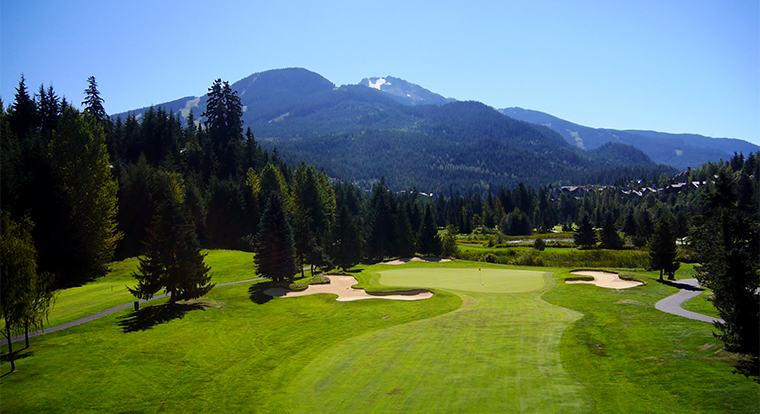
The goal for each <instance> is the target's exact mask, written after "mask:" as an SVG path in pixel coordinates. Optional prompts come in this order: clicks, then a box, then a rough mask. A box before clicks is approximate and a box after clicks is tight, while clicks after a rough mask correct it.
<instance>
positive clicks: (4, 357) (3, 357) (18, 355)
mask: <svg viewBox="0 0 760 414" xmlns="http://www.w3.org/2000/svg"><path fill="white" fill-rule="evenodd" d="M31 356H34V351H32V350H29V349H27V348H24V349H22V350H20V351H16V352H14V353H13V355H9V354H8V353H7V352H5V353H3V354H0V361H2V362H10V361H11V359H13V360H14V361H18V360H20V359H24V358H29V357H31ZM17 369H18V368H17ZM10 373H11V372H6V373H5V374H3V375H0V378H2V377H5V376H6V375H8V374H10Z"/></svg>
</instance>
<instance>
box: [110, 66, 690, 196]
mask: <svg viewBox="0 0 760 414" xmlns="http://www.w3.org/2000/svg"><path fill="white" fill-rule="evenodd" d="M373 79H374V80H373ZM382 79H384V80H385V82H382V85H378V83H381V82H380V78H369V79H367V85H365V84H364V83H361V84H359V85H343V86H340V87H335V85H334V84H333V83H332V82H330V81H329V80H327V79H325V78H324V77H322V76H320V75H319V74H316V73H314V72H310V71H308V70H306V69H299V68H291V69H279V70H271V71H266V72H261V73H256V74H253V75H251V76H249V77H246V78H244V79H242V80H240V81H238V82H235V83H233V84H232V85H231V87H232V89H233V90H235V91H237V92H238V95H239V96H240V99H241V103H242V105H243V110H244V112H243V121H244V122H245V126H246V127H250V128H251V129H252V131H253V132H254V134H255V137H256V140H257V141H258V142H259V143H260V144H261V145H262V146H263V147H264V148H266V149H268V150H273V149H274V148H277V149H278V153H279V155H280V157H282V158H283V159H285V160H286V161H288V162H289V163H291V164H297V163H300V162H307V163H312V164H314V165H316V166H317V167H319V168H324V169H325V171H327V173H328V174H329V175H330V176H331V177H335V178H338V179H341V180H348V181H352V182H356V183H359V184H362V185H369V184H371V183H373V182H376V181H377V180H379V179H381V177H385V178H386V182H387V183H388V185H390V186H392V187H394V188H396V189H410V188H412V187H417V188H419V189H420V190H426V191H443V190H446V191H448V189H449V187H450V186H451V187H453V188H457V189H460V190H461V191H485V190H487V189H493V188H498V187H499V186H502V185H503V186H507V187H513V186H516V185H517V184H518V183H520V182H523V183H525V184H528V185H533V186H538V185H547V184H556V185H562V184H574V183H575V184H577V183H584V184H585V183H587V182H589V180H593V182H594V183H599V184H605V183H614V181H616V180H619V179H622V178H624V176H625V177H630V176H633V175H636V176H641V175H642V174H643V175H646V176H648V177H654V176H657V175H659V174H662V173H673V172H675V170H672V169H671V168H669V167H665V166H658V165H655V164H654V163H652V162H651V161H650V162H640V160H641V159H642V156H641V155H640V154H635V155H632V154H633V153H634V151H633V150H632V149H621V148H613V149H611V150H609V151H607V152H599V153H587V152H585V151H583V150H581V149H579V148H576V147H575V146H573V145H571V144H569V143H568V142H566V140H565V139H564V138H563V137H562V135H561V134H559V133H557V132H556V131H555V130H553V129H551V128H548V127H545V126H541V125H534V124H531V123H528V122H524V121H520V120H516V119H513V118H511V117H509V116H506V115H504V114H502V113H500V112H498V111H496V110H495V109H493V108H491V107H489V106H487V105H484V104H482V103H479V102H459V101H453V102H448V101H447V100H446V98H443V97H440V96H439V95H435V94H433V93H432V92H429V91H426V90H425V89H424V88H421V87H419V86H417V85H414V84H412V83H409V82H406V81H403V80H401V79H397V78H393V77H390V76H389V77H386V78H382ZM370 83H372V84H373V85H377V86H380V89H378V88H375V87H369V84H370ZM388 83H390V85H386V84H388ZM384 85H386V88H385V89H383V86H384ZM393 88H395V89H393ZM399 94H404V95H409V96H406V98H404V96H400V95H399ZM413 97H414V98H413ZM413 102H417V103H416V104H413ZM434 102H437V103H440V104H433V103H434ZM422 103H429V104H422ZM205 104H206V98H205V97H200V98H198V97H193V96H189V97H186V98H182V99H180V100H177V101H173V102H169V103H167V104H162V105H158V106H163V107H165V108H166V109H171V110H173V111H174V112H175V113H179V114H180V115H181V116H183V117H184V116H187V114H188V113H189V110H190V109H193V111H194V114H195V116H196V118H199V117H200V114H201V113H202V111H203V109H204V107H205ZM131 113H132V114H134V115H135V116H138V115H139V114H140V112H139V111H131ZM122 116H124V115H122ZM643 158H646V157H645V156H644V157H643ZM616 171H617V172H616ZM590 177H595V178H593V179H592V178H590ZM599 177H601V178H599Z"/></svg>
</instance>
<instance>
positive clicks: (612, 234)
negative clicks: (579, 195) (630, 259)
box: [599, 211, 623, 250]
mask: <svg viewBox="0 0 760 414" xmlns="http://www.w3.org/2000/svg"><path fill="white" fill-rule="evenodd" d="M599 236H600V237H599V238H600V239H601V247H602V248H603V249H614V250H618V249H622V248H623V242H622V240H620V235H619V234H618V232H617V227H615V218H614V217H613V216H612V212H610V211H608V212H606V213H605V214H604V224H602V231H601V232H600V234H599Z"/></svg>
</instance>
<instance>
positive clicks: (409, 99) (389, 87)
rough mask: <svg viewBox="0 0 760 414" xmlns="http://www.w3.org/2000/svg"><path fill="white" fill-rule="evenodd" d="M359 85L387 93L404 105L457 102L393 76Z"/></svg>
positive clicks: (366, 80)
mask: <svg viewBox="0 0 760 414" xmlns="http://www.w3.org/2000/svg"><path fill="white" fill-rule="evenodd" d="M359 85H361V86H366V87H368V88H371V89H377V90H379V91H381V92H385V93H387V94H389V95H391V97H393V99H395V100H397V101H398V102H401V103H402V104H404V105H445V104H447V103H449V102H454V101H455V99H451V98H445V97H443V96H441V95H438V94H437V93H434V92H431V91H429V90H427V89H425V88H423V87H422V86H420V85H416V84H414V83H411V82H407V81H405V80H403V79H400V78H394V77H393V76H386V77H383V78H380V77H372V78H364V79H362V80H361V82H359Z"/></svg>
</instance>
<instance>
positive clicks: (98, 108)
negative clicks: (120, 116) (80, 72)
mask: <svg viewBox="0 0 760 414" xmlns="http://www.w3.org/2000/svg"><path fill="white" fill-rule="evenodd" d="M87 84H88V86H87V89H85V90H84V95H85V98H84V101H82V105H84V112H85V113H87V114H90V115H92V116H94V117H95V119H97V120H98V121H99V122H103V121H105V120H106V119H108V115H107V114H106V110H105V109H104V108H103V102H104V100H103V98H102V97H101V96H100V91H98V83H97V82H95V77H94V76H90V77H89V78H87Z"/></svg>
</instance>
